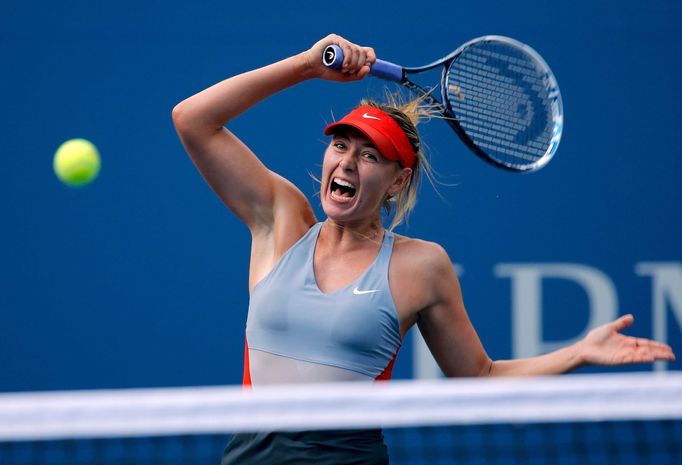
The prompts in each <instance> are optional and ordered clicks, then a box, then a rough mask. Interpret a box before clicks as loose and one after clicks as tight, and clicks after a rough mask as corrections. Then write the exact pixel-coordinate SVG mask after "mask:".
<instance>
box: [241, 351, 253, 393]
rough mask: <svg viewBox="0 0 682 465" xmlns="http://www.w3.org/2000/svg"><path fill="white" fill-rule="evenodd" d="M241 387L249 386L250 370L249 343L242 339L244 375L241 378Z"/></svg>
mask: <svg viewBox="0 0 682 465" xmlns="http://www.w3.org/2000/svg"><path fill="white" fill-rule="evenodd" d="M242 386H244V387H250V386H251V370H250V369H249V341H247V340H246V339H244V375H243V376H242Z"/></svg>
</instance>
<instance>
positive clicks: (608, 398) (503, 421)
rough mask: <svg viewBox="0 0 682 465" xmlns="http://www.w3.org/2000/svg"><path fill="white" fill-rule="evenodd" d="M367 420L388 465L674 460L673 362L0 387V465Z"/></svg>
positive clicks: (115, 456)
mask: <svg viewBox="0 0 682 465" xmlns="http://www.w3.org/2000/svg"><path fill="white" fill-rule="evenodd" d="M376 427H381V428H383V429H384V435H385V438H386V443H387V445H388V448H389V456H390V458H391V464H392V465H397V464H458V465H460V464H548V465H549V464H552V465H554V464H592V463H594V464H599V465H607V464H633V465H634V464H637V465H640V464H656V465H666V464H670V465H673V464H682V373H630V374H609V375H603V374H602V375H570V376H562V377H541V378H507V379H499V378H491V379H458V380H434V381H392V382H381V383H375V384H372V385H368V384H356V383H343V384H328V385H324V384H323V385H305V386H278V387H267V388H258V389H256V390H253V391H246V390H244V389H242V388H241V387H199V388H166V389H132V390H116V391H70V392H46V393H8V394H0V465H34V464H36V465H37V464H40V465H67V464H68V465H81V464H82V465H86V464H87V465H92V464H112V465H113V464H116V465H125V464H135V465H145V464H150V465H151V464H164V465H170V464H178V465H180V464H181V465H192V464H202V465H205V464H215V465H218V464H219V463H220V457H221V454H222V450H223V448H224V446H225V444H226V443H227V441H228V440H229V437H230V435H231V434H232V433H234V432H251V431H298V430H306V431H307V430H327V429H329V430H338V429H346V428H354V429H357V428H376Z"/></svg>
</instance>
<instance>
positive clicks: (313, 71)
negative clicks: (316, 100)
mask: <svg viewBox="0 0 682 465" xmlns="http://www.w3.org/2000/svg"><path fill="white" fill-rule="evenodd" d="M294 58H295V59H296V62H297V66H298V68H299V71H300V76H301V77H302V78H304V79H313V78H316V77H319V75H320V71H319V70H320V64H319V63H317V60H318V57H314V56H313V54H312V53H311V51H310V50H306V51H305V52H301V53H299V54H298V55H296V56H295V57H294Z"/></svg>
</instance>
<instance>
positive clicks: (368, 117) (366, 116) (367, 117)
mask: <svg viewBox="0 0 682 465" xmlns="http://www.w3.org/2000/svg"><path fill="white" fill-rule="evenodd" d="M362 117H363V118H365V119H375V120H378V121H381V118H377V117H376V116H372V115H368V114H367V113H363V114H362Z"/></svg>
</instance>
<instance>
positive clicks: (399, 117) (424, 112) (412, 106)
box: [360, 93, 440, 231]
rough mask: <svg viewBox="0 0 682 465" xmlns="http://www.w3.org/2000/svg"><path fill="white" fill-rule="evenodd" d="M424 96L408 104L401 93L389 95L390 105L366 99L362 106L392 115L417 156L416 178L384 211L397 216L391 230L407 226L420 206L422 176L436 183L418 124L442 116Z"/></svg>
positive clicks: (390, 201) (391, 199) (391, 200)
mask: <svg viewBox="0 0 682 465" xmlns="http://www.w3.org/2000/svg"><path fill="white" fill-rule="evenodd" d="M424 100H425V98H424V97H418V98H416V99H413V100H409V101H407V102H405V101H403V97H402V95H401V94H391V93H389V94H387V96H386V103H377V102H375V101H373V100H368V99H365V100H362V101H361V102H360V106H363V105H369V106H371V107H375V108H378V109H380V110H381V111H383V112H384V113H386V114H388V115H389V116H390V117H391V118H393V119H394V120H395V122H396V123H398V125H399V126H400V128H401V129H402V130H403V131H404V132H405V135H406V136H407V139H408V140H409V141H410V144H411V145H412V148H413V149H414V153H415V163H414V166H413V167H412V175H411V176H410V180H409V181H408V182H407V184H406V185H405V186H404V187H403V188H402V189H401V190H400V192H398V193H397V194H396V195H395V196H393V197H389V198H386V200H384V203H383V208H384V210H385V211H386V215H387V216H390V215H391V212H394V213H393V220H392V221H391V225H390V226H389V228H388V229H389V231H392V230H393V229H395V228H396V227H398V226H399V225H400V224H401V223H402V222H403V221H404V222H405V223H406V224H407V223H408V220H409V216H410V214H411V213H412V211H413V210H414V207H415V206H416V204H417V191H418V190H419V185H420V181H421V177H422V176H425V177H426V178H427V179H428V180H429V181H430V182H431V184H434V179H435V176H434V173H433V170H432V168H431V164H430V163H429V161H428V159H427V158H426V156H425V154H424V149H423V144H422V141H421V138H420V137H419V132H418V131H417V124H419V122H420V121H422V120H429V119H431V118H432V117H433V116H436V115H439V114H440V112H439V111H437V109H435V108H434V107H433V106H432V105H429V104H427V103H425V101H424Z"/></svg>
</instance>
